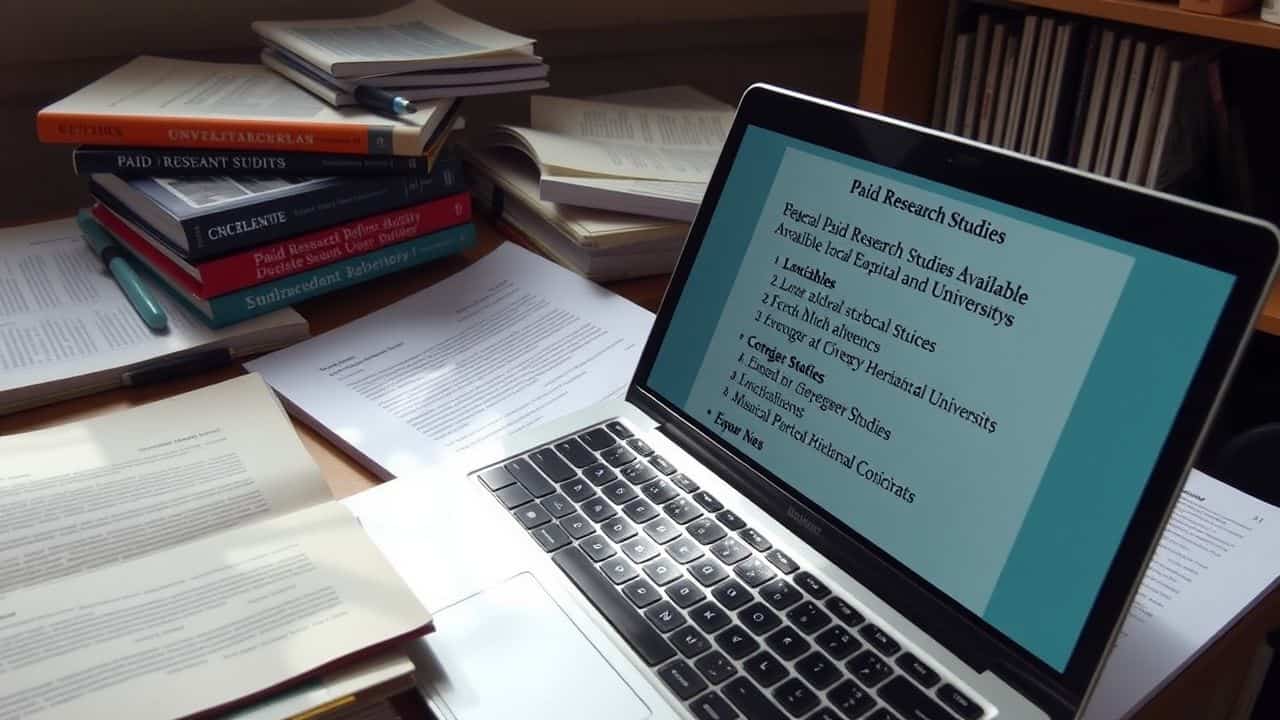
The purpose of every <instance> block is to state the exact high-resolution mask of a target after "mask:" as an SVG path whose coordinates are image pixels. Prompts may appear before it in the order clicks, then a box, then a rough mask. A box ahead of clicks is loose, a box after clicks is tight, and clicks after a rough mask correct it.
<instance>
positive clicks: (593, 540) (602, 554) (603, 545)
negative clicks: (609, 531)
mask: <svg viewBox="0 0 1280 720" xmlns="http://www.w3.org/2000/svg"><path fill="white" fill-rule="evenodd" d="M578 548H579V549H580V550H582V552H584V553H586V554H587V557H589V558H591V560H592V561H593V562H600V561H602V560H608V559H609V558H611V557H613V556H614V555H617V554H618V553H617V551H616V550H614V549H613V546H612V545H610V544H609V543H608V542H605V539H604V538H602V537H600V536H599V535H592V536H591V537H588V538H586V539H584V540H582V541H581V542H579V543H578Z"/></svg>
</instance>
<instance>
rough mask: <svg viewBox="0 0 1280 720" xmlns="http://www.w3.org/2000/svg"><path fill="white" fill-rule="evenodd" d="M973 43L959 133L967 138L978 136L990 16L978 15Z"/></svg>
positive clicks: (988, 46) (989, 47)
mask: <svg viewBox="0 0 1280 720" xmlns="http://www.w3.org/2000/svg"><path fill="white" fill-rule="evenodd" d="M974 37H975V39H974V45H973V68H972V69H971V70H970V72H969V87H968V91H967V93H966V97H965V101H964V122H963V123H962V124H961V126H960V134H961V135H963V136H965V137H967V138H976V137H977V136H978V114H979V112H980V111H981V110H982V90H983V87H984V83H985V81H986V77H987V59H988V55H989V54H990V53H991V16H990V15H988V14H986V13H983V14H982V15H979V16H978V30H977V33H976V34H975V36H974Z"/></svg>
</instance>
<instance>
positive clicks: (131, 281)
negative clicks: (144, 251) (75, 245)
mask: <svg viewBox="0 0 1280 720" xmlns="http://www.w3.org/2000/svg"><path fill="white" fill-rule="evenodd" d="M76 223H77V224H79V225H80V231H81V232H82V233H84V240H85V242H86V243H87V244H88V245H89V248H90V249H92V250H93V254H94V255H97V256H98V258H99V259H101V260H102V264H103V265H105V266H106V268H107V270H108V271H110V272H111V276H112V277H114V278H115V280H116V284H117V285H119V286H120V290H121V292H123V293H124V296H125V297H126V298H128V300H129V304H130V305H132V306H133V309H134V310H135V311H136V312H137V313H138V317H140V318H142V322H144V323H146V325H147V327H149V328H151V329H152V330H154V331H156V332H159V331H161V330H164V329H165V328H167V327H168V326H169V318H168V317H166V316H165V314H164V310H163V309H162V308H161V307H160V305H159V304H158V303H156V301H155V299H154V298H152V297H151V293H150V292H149V291H148V290H147V288H146V286H144V285H143V284H142V280H141V279H140V278H139V277H138V273H136V272H134V270H133V266H131V265H130V264H129V261H128V259H127V256H126V255H125V252H124V251H123V250H121V249H120V246H119V245H117V244H116V241H115V240H114V239H113V238H112V237H111V236H110V235H108V234H107V231H106V230H103V229H102V226H101V225H98V223H97V221H96V220H94V219H93V217H92V216H91V215H89V211H88V210H81V211H80V213H79V214H78V215H77V216H76Z"/></svg>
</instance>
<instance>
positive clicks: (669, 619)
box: [644, 600, 684, 653]
mask: <svg viewBox="0 0 1280 720" xmlns="http://www.w3.org/2000/svg"><path fill="white" fill-rule="evenodd" d="M644 616H645V617H647V618H649V622H651V623H653V626H654V627H656V628H658V630H660V631H662V632H664V633H668V632H671V631H672V630H675V629H676V628H678V627H680V626H681V625H683V624H684V615H682V614H681V613H680V611H679V610H677V609H676V606H675V605H672V604H671V603H669V602H667V601H666V600H663V601H661V602H659V603H658V604H657V605H654V606H653V607H650V608H649V609H648V610H645V611H644ZM672 652H673V653H674V652H675V650H674V649H673V650H672Z"/></svg>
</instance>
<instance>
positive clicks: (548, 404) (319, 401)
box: [246, 243, 653, 478]
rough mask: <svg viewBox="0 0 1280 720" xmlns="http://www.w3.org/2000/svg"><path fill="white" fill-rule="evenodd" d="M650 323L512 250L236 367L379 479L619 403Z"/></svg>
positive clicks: (627, 306) (593, 288)
mask: <svg viewBox="0 0 1280 720" xmlns="http://www.w3.org/2000/svg"><path fill="white" fill-rule="evenodd" d="M652 324H653V315H652V314H651V313H649V312H648V311H646V310H644V309H642V308H640V307H637V306H636V305H633V304H632V303H631V302H629V301H628V300H626V299H624V298H622V297H619V296H618V295H615V294H613V293H611V292H609V291H608V290H605V289H604V288H601V287H600V286H598V285H596V284H594V283H592V282H590V281H589V280H586V279H584V278H582V277H580V276H578V275H575V274H574V273H572V272H570V271H568V270H565V269H564V268H562V267H560V266H558V265H556V264H554V263H551V262H550V261H547V260H545V259H543V258H540V257H538V256H536V255H534V254H533V253H530V252H528V251H527V250H524V249H522V248H519V247H517V246H515V245H511V244H509V243H508V244H504V245H502V246H500V247H499V248H498V249H497V250H494V251H493V252H492V253H490V254H489V255H487V256H486V257H485V258H483V259H482V260H480V261H478V262H476V263H475V264H473V265H472V266H471V267H469V268H467V269H466V270H464V271H463V272H461V273H458V274H456V275H454V276H452V277H450V278H448V279H446V280H444V281H442V282H440V283H437V284H436V285H434V286H432V287H430V288H427V289H426V290H423V291H421V292H419V293H417V294H415V295H413V296H411V297H409V298H406V299H404V300H401V301H400V302H398V303H395V304H394V305H391V306H389V307H386V308H383V309H382V310H380V311H378V312H375V313H372V314H370V315H368V316H366V317H364V318H361V319H360V320H357V321H355V322H353V323H350V324H348V325H345V326H343V327H341V328H338V329H336V330H334V331H332V332H329V333H326V334H324V335H321V336H319V337H316V338H312V339H311V340H309V341H307V342H304V343H301V344H299V345H295V346H294V347H292V348H289V349H287V350H284V351H280V352H276V353H272V354H270V355H267V356H264V357H261V358H259V359H257V360H254V361H252V362H250V363H247V364H246V367H247V368H249V369H250V370H252V371H254V372H258V373H261V374H262V376H263V377H264V378H265V379H266V380H267V382H268V383H270V384H271V386H272V387H274V388H275V389H276V391H277V392H279V393H280V395H281V396H282V397H283V398H284V399H285V401H286V403H287V404H288V405H289V406H290V410H291V412H293V413H294V414H295V415H296V416H297V417H299V418H300V419H302V420H303V421H304V422H307V423H308V424H310V425H312V426H313V427H314V428H316V430H317V431H318V432H320V433H321V434H323V435H325V436H326V437H328V438H330V439H331V440H332V441H333V442H335V443H336V444H338V445H339V446H341V447H343V448H344V449H345V450H347V451H348V452H349V453H350V454H352V455H353V456H354V457H356V458H357V459H358V460H360V461H361V462H362V463H363V464H364V465H365V466H366V467H368V468H369V469H370V470H371V471H373V472H375V473H377V474H378V475H380V476H382V477H384V478H386V477H392V476H398V475H407V474H411V473H413V472H414V471H417V470H421V469H425V468H427V467H429V466H430V465H432V464H433V463H435V462H438V461H439V460H441V459H443V458H445V457H447V456H448V454H449V453H454V452H461V451H464V450H470V449H472V448H478V447H483V446H485V445H486V443H496V442H497V441H498V440H500V439H501V438H502V437H503V436H505V435H508V434H510V433H513V432H517V431H519V430H522V429H525V428H528V427H532V426H534V425H538V424H540V423H542V422H545V421H548V420H551V419H554V418H556V417H559V416H561V415H564V414H566V413H569V412H573V411H575V410H579V409H581V408H584V407H586V406H588V405H591V404H593V403H595V402H598V401H601V400H604V399H609V398H616V397H621V396H622V394H623V393H624V391H625V390H626V387H627V383H628V382H629V381H630V380H631V376H632V374H633V373H634V371H635V366H636V362H637V361H638V360H639V357H640V350H641V349H642V348H643V345H644V340H645V338H646V337H647V336H648V334H649V329H650V327H651V326H652Z"/></svg>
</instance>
